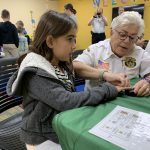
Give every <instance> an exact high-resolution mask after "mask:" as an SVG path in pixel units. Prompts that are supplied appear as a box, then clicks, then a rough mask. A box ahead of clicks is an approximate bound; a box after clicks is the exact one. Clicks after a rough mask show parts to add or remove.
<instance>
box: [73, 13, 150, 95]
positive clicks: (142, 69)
mask: <svg viewBox="0 0 150 150" xmlns="http://www.w3.org/2000/svg"><path fill="white" fill-rule="evenodd" d="M142 33H144V21H143V19H142V17H141V15H140V14H139V13H138V12H135V11H130V12H128V11H126V12H124V13H122V14H121V15H119V16H117V17H116V18H114V19H113V21H112V23H111V36H110V39H106V40H104V41H101V42H99V43H97V44H93V45H91V46H89V47H88V48H87V49H86V50H85V51H84V52H83V53H82V54H81V55H79V56H78V57H77V58H76V59H75V60H74V63H73V66H74V69H75V72H76V73H77V74H78V75H79V76H81V77H83V78H86V79H95V80H88V81H86V86H85V89H86V90H87V89H90V88H91V87H94V86H96V85H97V84H98V82H97V81H96V79H98V69H95V68H97V67H98V68H99V69H104V70H107V71H109V72H112V73H124V74H126V75H127V77H128V78H129V79H133V78H139V77H141V80H139V81H138V82H137V83H136V84H135V85H134V93H135V94H136V95H137V96H148V95H150V65H149V64H150V55H149V54H148V53H147V52H146V51H144V50H143V49H142V48H141V47H139V46H136V42H137V40H138V37H139V36H140V35H141V34H142ZM91 67H93V68H91Z"/></svg>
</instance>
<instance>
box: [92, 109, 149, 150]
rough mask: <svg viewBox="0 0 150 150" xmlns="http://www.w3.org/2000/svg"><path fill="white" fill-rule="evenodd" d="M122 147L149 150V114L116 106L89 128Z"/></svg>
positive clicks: (130, 149)
mask: <svg viewBox="0 0 150 150" xmlns="http://www.w3.org/2000/svg"><path fill="white" fill-rule="evenodd" d="M89 132H90V133H92V134H94V135H96V136H98V137H100V138H103V139H105V140H107V141H109V142H111V143H113V144H115V145H117V146H119V147H121V148H123V149H127V150H150V114H147V113H143V112H139V111H135V110H132V109H128V108H125V107H121V106H117V107H116V108H115V109H114V110H113V111H112V112H111V113H109V114H108V115H107V116H106V117H105V118H104V119H103V120H102V121H100V122H99V123H98V124H97V125H96V126H94V127H93V128H92V129H90V130H89Z"/></svg>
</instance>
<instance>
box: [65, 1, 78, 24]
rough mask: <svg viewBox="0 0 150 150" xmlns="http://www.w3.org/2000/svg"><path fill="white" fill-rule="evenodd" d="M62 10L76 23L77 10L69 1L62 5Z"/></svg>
mask: <svg viewBox="0 0 150 150" xmlns="http://www.w3.org/2000/svg"><path fill="white" fill-rule="evenodd" d="M64 12H65V13H66V14H67V15H68V16H69V17H70V18H72V19H73V20H74V21H75V22H76V23H77V17H76V13H77V11H76V10H75V9H74V8H73V5H72V4H71V3H68V4H66V5H65V6H64Z"/></svg>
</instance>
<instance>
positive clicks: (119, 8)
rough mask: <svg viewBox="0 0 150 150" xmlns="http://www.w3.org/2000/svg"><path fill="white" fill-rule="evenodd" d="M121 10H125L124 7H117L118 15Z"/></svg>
mask: <svg viewBox="0 0 150 150" xmlns="http://www.w3.org/2000/svg"><path fill="white" fill-rule="evenodd" d="M123 12H125V9H124V7H122V6H121V7H118V15H121V14H122V13H123Z"/></svg>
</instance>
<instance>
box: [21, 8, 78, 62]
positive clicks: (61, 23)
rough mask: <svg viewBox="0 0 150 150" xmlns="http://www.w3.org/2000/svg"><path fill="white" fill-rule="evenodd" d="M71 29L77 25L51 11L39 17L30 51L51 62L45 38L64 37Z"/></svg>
mask: <svg viewBox="0 0 150 150" xmlns="http://www.w3.org/2000/svg"><path fill="white" fill-rule="evenodd" d="M73 28H76V29H77V24H76V23H75V22H74V21H73V20H72V19H71V18H70V17H69V16H67V15H66V14H64V13H58V12H56V11H53V10H49V11H47V12H46V13H44V14H43V15H42V16H41V18H40V21H39V23H38V25H37V28H36V30H35V34H34V39H33V42H32V44H31V47H30V51H31V52H34V53H37V54H39V55H42V56H43V57H45V58H46V59H47V60H48V61H51V60H52V58H53V51H52V49H51V48H49V47H48V46H47V44H46V39H47V37H48V36H49V35H52V36H53V37H54V38H58V37H60V36H63V35H66V34H67V33H68V32H69V31H70V30H71V29H73ZM22 57H23V56H22ZM21 61H22V58H21ZM21 61H20V62H21ZM71 63H72V62H70V64H71ZM62 64H65V65H66V64H67V63H66V62H60V65H62ZM70 64H69V65H70Z"/></svg>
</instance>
